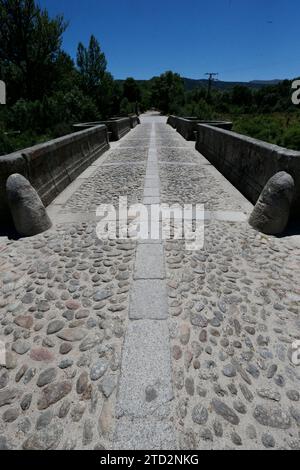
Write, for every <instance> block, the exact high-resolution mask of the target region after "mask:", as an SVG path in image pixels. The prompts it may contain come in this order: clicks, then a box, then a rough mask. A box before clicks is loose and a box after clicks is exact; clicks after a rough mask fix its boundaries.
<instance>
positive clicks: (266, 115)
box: [0, 0, 300, 154]
mask: <svg viewBox="0 0 300 470" xmlns="http://www.w3.org/2000/svg"><path fill="white" fill-rule="evenodd" d="M0 24H1V29H0V78H1V79H2V80H4V81H5V82H6V85H7V100H8V101H7V105H6V106H0V154H6V153H9V152H12V151H14V150H17V149H20V148H24V147H27V146H31V145H34V144H35V143H38V142H41V141H44V140H48V139H50V138H54V137H59V136H61V135H64V134H66V133H69V132H71V131H72V125H73V124H74V123H75V122H84V121H95V120H101V119H107V118H108V117H111V116H117V115H128V114H130V113H137V112H139V111H145V110H147V109H150V108H155V109H159V110H160V111H161V112H162V113H163V114H177V115H182V116H196V117H198V118H200V119H216V118H218V119H223V118H225V119H230V120H232V121H233V122H234V130H236V131H237V132H242V133H245V134H247V135H250V136H253V137H257V138H260V139H263V140H267V141H269V142H274V143H277V144H279V145H284V146H288V147H290V148H294V149H297V150H300V120H299V117H300V112H299V109H298V107H297V106H295V105H293V104H292V102H291V82H290V81H288V80H286V81H283V82H281V83H279V84H274V85H272V86H261V87H257V86H256V87H247V86H242V85H240V84H236V85H235V86H232V87H230V88H229V89H226V87H225V85H224V84H223V85H224V86H222V87H217V86H213V87H212V90H211V93H210V94H209V95H208V93H207V82H205V81H199V86H197V88H195V87H193V88H191V87H189V86H187V79H185V80H184V79H182V78H181V77H180V76H179V75H178V74H176V73H173V72H171V71H167V72H165V73H163V74H162V75H161V76H159V77H154V78H152V79H151V80H148V81H136V80H134V79H133V78H131V77H129V78H127V79H126V80H125V81H120V80H115V79H114V78H113V77H112V75H111V74H110V73H109V71H108V69H107V61H106V57H105V54H104V52H103V51H102V50H101V47H100V44H99V42H98V40H97V39H96V37H95V36H93V35H92V36H91V38H90V41H89V44H87V45H84V44H82V43H81V42H80V43H79V44H78V50H77V58H76V63H75V62H74V61H73V59H72V58H71V57H70V56H69V55H68V54H67V53H66V52H65V51H64V50H63V49H62V38H63V34H64V32H65V30H66V28H67V26H68V24H67V22H66V21H65V20H64V18H63V17H62V16H57V17H55V18H50V16H49V14H48V12H47V11H46V10H43V9H41V7H40V6H39V5H38V3H37V2H36V1H35V0H0Z"/></svg>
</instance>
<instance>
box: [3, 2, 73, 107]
mask: <svg viewBox="0 0 300 470" xmlns="http://www.w3.org/2000/svg"><path fill="white" fill-rule="evenodd" d="M0 24H1V29H0V68H1V75H2V77H3V79H4V80H5V81H6V83H7V91H8V93H7V95H8V100H9V102H15V101H17V100H18V99H20V98H25V99H30V100H34V99H41V98H42V96H43V95H45V94H47V93H49V92H51V91H53V86H54V83H55V81H56V79H57V73H58V68H57V61H58V59H59V57H60V54H61V44H62V35H63V33H64V31H65V29H66V27H67V24H66V22H65V21H64V19H63V17H62V16H56V17H55V18H53V19H51V18H50V17H49V14H48V12H47V11H46V10H42V9H41V8H40V6H39V5H38V4H37V3H36V2H35V1H34V0H0Z"/></svg>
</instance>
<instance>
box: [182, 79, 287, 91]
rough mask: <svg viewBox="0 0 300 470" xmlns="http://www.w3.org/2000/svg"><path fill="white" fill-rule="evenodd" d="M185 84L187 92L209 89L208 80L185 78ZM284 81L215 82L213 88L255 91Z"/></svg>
mask: <svg viewBox="0 0 300 470" xmlns="http://www.w3.org/2000/svg"><path fill="white" fill-rule="evenodd" d="M183 80H184V84H185V87H186V89H187V90H194V89H195V88H199V87H207V85H208V80H206V79H200V80H196V79H193V78H185V77H184V78H183ZM281 81H282V80H252V81H251V82H223V81H222V80H215V81H214V82H213V87H214V88H217V89H218V90H230V89H231V88H233V87H235V86H237V85H242V86H246V87H249V88H253V89H259V88H261V87H263V86H267V85H277V84H278V83H280V82H281Z"/></svg>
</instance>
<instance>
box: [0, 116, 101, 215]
mask: <svg viewBox="0 0 300 470" xmlns="http://www.w3.org/2000/svg"><path fill="white" fill-rule="evenodd" d="M107 149H109V140H108V133H107V128H106V127H105V126H104V125H100V126H97V127H93V128H91V129H85V130H83V131H80V132H75V133H73V134H69V135H66V136H64V137H61V138H59V139H55V140H51V141H49V142H46V143H44V144H39V145H36V146H34V147H30V148H27V149H23V150H20V151H19V152H15V153H13V154H10V155H4V156H1V157H0V216H1V224H2V223H6V222H8V221H9V220H10V214H9V209H8V205H7V200H6V190H5V187H6V180H7V178H8V177H9V176H10V175H11V174H13V173H20V174H21V175H23V176H25V177H26V178H27V179H28V180H29V181H30V183H31V184H32V186H33V187H34V188H35V189H36V191H37V192H38V194H39V196H40V198H41V199H42V201H43V203H44V204H45V205H46V206H47V205H49V204H50V203H51V202H52V201H53V199H55V197H57V196H58V195H59V194H60V193H61V192H62V191H63V190H64V189H65V188H66V187H67V186H68V185H69V184H70V183H71V182H72V181H74V180H75V178H76V177H77V176H79V175H80V174H81V173H82V172H83V171H84V170H85V169H86V168H87V167H88V166H89V165H91V163H93V161H95V160H96V159H97V158H99V157H100V156H101V155H102V154H103V153H104V152H105V151H106V150H107Z"/></svg>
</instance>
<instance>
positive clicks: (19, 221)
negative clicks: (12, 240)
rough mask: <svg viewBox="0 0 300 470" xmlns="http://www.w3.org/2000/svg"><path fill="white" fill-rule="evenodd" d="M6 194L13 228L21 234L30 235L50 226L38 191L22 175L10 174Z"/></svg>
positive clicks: (43, 230)
mask: <svg viewBox="0 0 300 470" xmlns="http://www.w3.org/2000/svg"><path fill="white" fill-rule="evenodd" d="M6 195H7V200H8V205H9V208H10V211H11V215H12V218H13V221H14V225H15V228H16V230H17V232H18V233H19V234H20V235H21V236H25V237H32V236H34V235H38V234H39V233H42V232H45V231H46V230H48V229H49V228H51V226H52V222H51V220H50V218H49V216H48V214H47V211H46V209H45V206H44V204H43V203H42V201H41V199H40V197H39V195H38V193H37V192H36V190H35V189H34V188H33V187H32V186H31V184H30V183H29V181H28V180H27V179H26V178H24V176H22V175H19V174H13V175H10V176H9V178H8V179H7V182H6Z"/></svg>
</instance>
